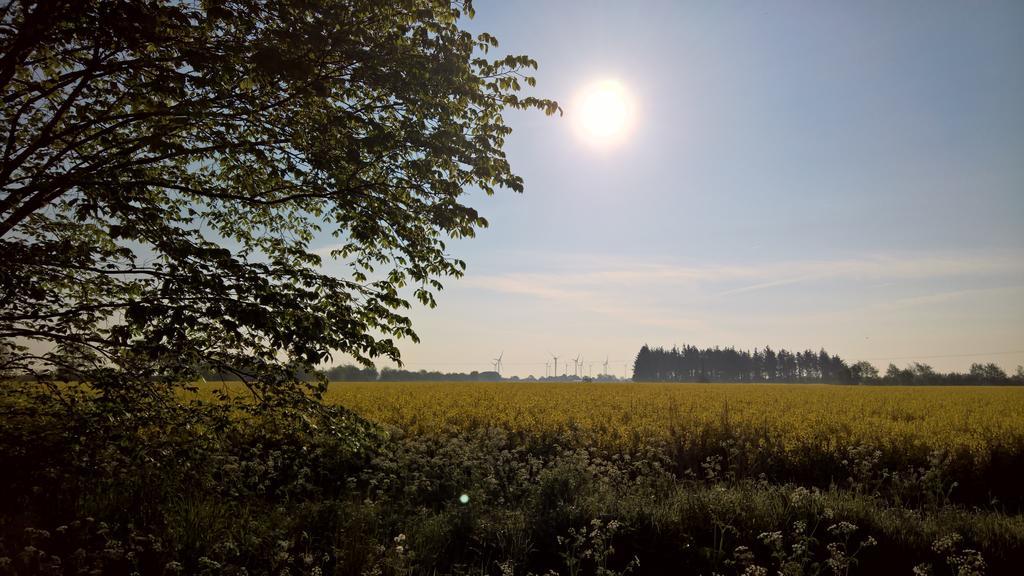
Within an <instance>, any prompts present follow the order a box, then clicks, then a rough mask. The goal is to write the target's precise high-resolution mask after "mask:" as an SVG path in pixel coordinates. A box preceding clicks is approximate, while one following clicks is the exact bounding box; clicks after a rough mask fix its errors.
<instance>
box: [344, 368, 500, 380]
mask: <svg viewBox="0 0 1024 576" xmlns="http://www.w3.org/2000/svg"><path fill="white" fill-rule="evenodd" d="M379 379H380V380H381V381H383V382H419V381H445V382H454V381H468V382H489V381H498V380H501V379H502V378H501V374H498V373H497V372H494V371H493V370H488V371H485V372H477V371H476V370H474V371H472V372H468V373H466V372H428V371H426V370H418V371H415V372H414V371H412V370H400V369H396V368H384V369H383V370H381V371H380V378H379ZM328 380H333V378H330V377H328Z"/></svg>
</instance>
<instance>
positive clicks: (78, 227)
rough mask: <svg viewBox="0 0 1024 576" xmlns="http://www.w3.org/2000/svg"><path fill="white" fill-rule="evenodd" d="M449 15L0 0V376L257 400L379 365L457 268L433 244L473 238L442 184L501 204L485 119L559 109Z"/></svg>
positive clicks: (340, 1)
mask: <svg viewBox="0 0 1024 576" xmlns="http://www.w3.org/2000/svg"><path fill="white" fill-rule="evenodd" d="M472 13H473V9H472V5H471V2H470V1H469V0H464V1H456V2H441V1H434V0H409V1H404V2H397V3H396V2H377V1H376V0H301V1H298V0H287V1H281V2H266V1H265V0H217V1H211V2H176V1H170V0H158V1H149V0H113V1H100V0H84V1H83V0H57V1H53V2H29V1H27V0H10V1H9V2H5V3H3V5H2V7H0V18H2V22H3V26H0V54H2V59H0V92H2V97H3V102H4V105H3V107H2V109H0V110H2V111H0V127H2V128H0V129H2V130H3V134H2V142H3V146H2V147H3V151H2V163H0V187H2V193H0V194H2V196H0V251H2V252H3V254H4V258H3V260H2V264H0V291H2V297H0V302H2V308H0V342H2V346H3V352H4V354H3V366H2V370H3V372H4V373H5V374H10V373H14V374H16V375H26V374H37V375H40V374H41V375H49V376H56V377H57V378H60V379H65V380H85V381H89V382H90V383H92V384H93V385H94V386H95V387H96V388H97V389H98V390H100V391H101V393H103V394H105V395H108V396H111V397H113V396H117V395H119V394H120V395H122V396H123V395H125V394H137V395H139V396H140V397H131V398H127V399H128V400H132V401H145V400H146V398H147V397H151V396H152V395H153V394H155V393H157V392H158V391H157V390H155V389H154V387H153V386H152V384H153V383H154V382H167V383H172V382H177V381H181V380H189V379H192V378H195V377H197V376H198V375H199V372H200V371H201V370H212V371H215V372H229V373H232V374H234V375H235V376H236V379H242V380H245V381H247V382H250V383H252V391H253V392H254V393H255V394H256V395H257V397H258V398H259V399H261V400H266V401H273V398H271V396H274V395H275V394H277V395H282V394H284V393H285V392H289V391H291V392H294V391H295V390H297V389H301V386H299V385H298V383H297V381H296V378H295V377H294V375H295V374H296V373H297V372H299V371H301V370H303V369H305V370H309V369H310V368H311V367H312V366H314V365H316V364H318V363H320V362H323V361H325V360H327V359H329V358H330V356H331V353H332V351H335V350H341V351H344V352H345V353H348V354H350V355H352V356H353V357H355V358H356V359H358V360H359V361H360V362H361V363H363V364H367V365H368V364H369V363H370V361H371V360H372V359H373V358H375V357H379V356H384V357H390V358H392V359H394V360H398V359H399V352H398V349H397V347H396V346H395V342H394V339H395V338H410V339H413V340H415V339H416V335H415V332H414V331H413V329H412V326H411V325H410V322H409V319H408V318H407V317H406V316H404V315H403V310H404V309H406V308H408V307H409V305H410V304H409V301H408V298H409V296H407V295H406V292H405V291H404V290H408V293H409V294H411V297H413V298H415V299H416V300H418V301H419V302H421V303H422V304H425V305H429V306H433V305H434V293H435V292H436V291H437V290H440V289H441V288H442V285H441V283H440V279H442V278H444V277H459V276H461V275H462V274H463V271H464V270H465V263H464V262H462V261H460V260H458V259H455V258H453V257H452V256H450V255H449V253H448V252H447V248H446V244H445V240H446V239H447V238H461V237H466V236H473V234H474V231H475V230H476V229H477V228H479V227H482V226H486V224H487V222H486V220H485V219H484V218H483V217H481V216H480V214H478V213H477V211H476V210H475V209H473V208H471V207H470V206H468V205H466V204H464V203H463V201H464V200H463V196H464V192H465V191H466V190H467V189H469V188H475V189H480V190H483V191H484V192H486V193H488V194H491V193H493V192H494V191H495V190H496V189H498V188H507V189H511V190H514V191H522V190H523V181H522V180H521V179H520V178H519V177H518V176H516V175H515V174H514V173H513V172H512V171H511V168H510V166H509V163H508V161H507V160H506V157H505V154H504V152H503V151H502V147H503V145H504V142H505V138H506V137H507V136H508V134H509V133H510V128H509V127H508V126H506V125H505V123H504V122H503V120H502V115H501V113H502V111H503V110H504V109H507V108H520V109H525V108H533V109H540V110H543V111H544V112H546V113H547V114H552V113H555V112H557V111H558V105H557V104H556V103H555V102H552V101H550V100H544V99H538V98H535V97H528V96H521V95H520V94H519V93H520V90H521V88H522V86H521V81H522V82H525V83H526V84H527V85H528V86H533V84H534V81H533V79H532V77H530V76H528V75H527V74H526V73H527V72H528V71H529V70H531V69H533V68H536V62H534V61H533V60H531V59H529V58H528V57H526V56H515V55H512V56H506V57H502V58H498V59H488V57H487V56H486V54H487V51H488V49H489V48H492V47H494V46H496V45H497V41H496V40H495V39H494V38H493V37H492V36H490V35H488V34H482V35H480V36H479V37H474V36H472V35H471V34H469V33H468V32H466V31H464V30H462V29H461V28H460V27H459V25H460V23H461V22H462V21H463V19H464V18H465V17H469V16H471V15H472ZM318 234H325V235H326V234H331V235H333V236H334V237H335V238H336V241H337V244H336V245H335V246H334V249H333V250H332V251H331V254H330V255H331V257H332V258H337V259H338V261H339V263H340V265H341V266H342V267H343V268H344V269H345V270H346V272H345V273H344V274H343V275H341V276H340V277H338V276H334V275H329V274H326V273H325V272H324V269H323V268H322V267H321V266H322V265H323V263H324V258H323V257H324V256H325V255H324V254H322V253H320V252H317V251H315V250H313V249H312V247H311V242H312V241H313V240H314V238H315V237H317V235H318ZM28 344H30V346H26V345H28ZM142 388H145V391H144V392H142V393H139V392H138V391H139V390H140V389H142ZM313 390H314V391H316V390H317V387H316V386H313ZM288 402H290V401H287V400H286V401H285V402H284V403H286V404H287V403H288Z"/></svg>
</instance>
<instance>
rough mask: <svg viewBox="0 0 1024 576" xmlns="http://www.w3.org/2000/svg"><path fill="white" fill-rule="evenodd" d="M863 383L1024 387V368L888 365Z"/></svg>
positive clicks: (991, 365)
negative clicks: (952, 368)
mask: <svg viewBox="0 0 1024 576" xmlns="http://www.w3.org/2000/svg"><path fill="white" fill-rule="evenodd" d="M865 383H866V384H891V385H901V386H1024V367H1022V366H1017V371H1016V373H1015V374H1013V375H1012V376H1011V375H1009V374H1007V373H1006V371H1004V370H1003V369H1002V368H1000V367H999V366H998V365H996V364H992V363H988V364H978V363H975V364H971V369H970V371H968V372H967V373H962V372H947V373H945V374H944V373H942V372H936V371H935V370H934V369H933V368H932V367H931V366H929V365H927V364H921V363H920V362H914V363H913V364H911V365H909V366H907V367H906V368H899V367H897V366H896V365H895V364H889V368H888V369H887V370H886V371H885V375H884V376H882V377H878V376H877V371H876V374H875V377H874V378H870V379H867V380H866V381H865Z"/></svg>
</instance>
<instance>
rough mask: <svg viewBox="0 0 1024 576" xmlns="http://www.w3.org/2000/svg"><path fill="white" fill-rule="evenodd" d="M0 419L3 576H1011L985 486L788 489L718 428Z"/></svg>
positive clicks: (313, 416)
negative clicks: (980, 498) (961, 491)
mask: <svg viewBox="0 0 1024 576" xmlns="http://www.w3.org/2000/svg"><path fill="white" fill-rule="evenodd" d="M0 407H2V414H0V417H2V419H0V494H2V502H0V574H133V573H138V574H161V575H162V574H208V575H215V574H252V575H255V574H273V575H281V574H381V575H390V574H495V575H509V574H524V575H525V574H530V573H533V574H538V575H542V574H550V573H557V574H570V575H576V574H598V575H611V574H625V573H631V574H666V573H673V574H714V573H718V574H776V573H782V574H787V575H790V574H792V575H797V574H890V573H892V574H936V575H938V574H981V573H988V574H1015V573H1019V568H1020V566H1024V518H1022V516H1021V515H1020V514H1019V510H1017V509H1008V508H1007V505H1006V504H1001V503H1000V502H999V501H997V500H996V501H992V502H990V503H988V504H986V505H977V504H966V503H965V502H962V501H958V500H957V499H956V497H955V496H956V492H957V489H958V487H959V486H960V482H961V480H963V481H969V482H974V483H978V482H983V481H984V478H982V479H981V480H979V479H978V478H976V476H977V471H964V470H959V469H958V468H957V467H956V466H955V465H953V464H954V463H955V462H956V461H955V459H952V458H951V457H950V456H949V455H942V454H931V455H927V456H926V457H925V459H924V460H923V461H920V460H919V461H914V462H899V463H893V462H888V461H886V458H887V456H886V455H884V454H883V453H882V452H881V451H879V450H876V449H874V448H873V447H870V446H857V447H847V448H845V449H844V451H843V454H842V456H843V458H842V460H839V462H838V463H836V462H834V461H833V460H834V459H832V460H829V462H830V464H829V466H832V467H833V468H834V467H837V466H838V467H839V468H841V469H832V468H830V469H828V470H826V471H821V470H819V471H817V472H815V473H813V474H809V475H808V477H807V478H805V479H803V480H804V481H801V479H800V478H799V477H798V475H797V474H795V473H794V472H793V471H794V470H796V468H792V467H791V468H786V467H785V466H781V465H780V466H781V468H780V469H784V470H788V472H787V476H786V477H785V478H781V479H780V478H774V477H772V476H771V475H769V474H765V473H759V474H757V475H756V476H755V475H752V474H749V473H747V472H746V470H747V468H746V467H744V465H743V462H744V461H745V459H751V458H756V453H751V451H755V452H756V448H754V447H751V446H749V445H748V444H747V443H745V440H744V439H743V438H741V437H729V436H728V435H727V434H724V433H722V432H721V431H719V435H718V437H716V438H713V437H711V436H709V437H708V441H707V442H706V443H705V445H704V450H706V452H705V453H704V454H699V453H697V452H695V451H694V450H693V449H688V450H686V451H684V452H681V451H680V450H678V449H673V446H672V445H670V444H661V445H643V446H640V447H637V448H633V449H630V450H629V451H627V452H623V451H615V452H612V451H606V450H599V449H597V448H594V447H589V446H586V445H580V444H579V443H577V442H571V441H568V442H567V441H564V440H563V441H559V439H558V438H537V437H534V438H524V437H522V436H521V435H510V434H508V433H506V432H504V431H502V430H496V429H480V430H475V431H471V432H461V433H452V434H448V435H444V436H436V437H422V436H418V437H406V436H403V435H402V434H401V433H400V432H398V431H389V432H384V431H381V430H378V429H375V428H374V427H372V426H370V425H368V424H367V423H365V422H363V421H361V420H360V419H358V418H356V417H354V416H353V415H351V414H350V413H348V412H346V411H345V410H343V409H340V408H331V409H321V410H319V411H299V410H292V411H279V412H276V413H265V414H261V415H250V416H246V417H239V416H238V415H237V413H232V412H230V411H229V410H228V409H227V408H225V407H223V406H220V407H218V406H214V405H210V404H196V405H191V406H187V407H185V406H183V407H180V409H178V410H167V411H163V412H161V413H160V415H159V417H152V418H147V417H142V416H139V414H135V413H127V412H123V411H122V412H117V411H115V410H112V409H111V407H110V406H105V405H102V404H99V403H97V402H94V401H90V400H82V399H80V400H79V401H78V402H77V403H74V404H70V405H65V404H62V403H60V402H56V401H55V400H53V399H52V398H51V397H49V396H45V395H36V396H29V395H25V394H23V393H20V392H16V391H14V390H10V391H7V390H5V395H4V398H3V400H2V402H0ZM812 456H813V455H808V458H811V457H812ZM1011 456H1012V457H1013V458H1011V461H1014V462H1016V461H1018V460H1014V459H1019V456H1018V455H1011ZM1019 477H1020V476H1018V478H1019ZM993 482H994V483H996V480H995V479H993ZM998 482H1003V483H1005V482H1006V479H999V480H998ZM1003 489H1004V490H1006V491H1007V492H1006V493H1007V494H1008V495H1009V496H1011V497H1013V496H1014V493H1013V490H1014V489H1013V488H1012V487H1009V486H1008V487H1006V488H1003ZM1018 490H1024V489H1018ZM1017 496H1018V497H1019V495H1017ZM1005 500H1006V499H1004V501H1005Z"/></svg>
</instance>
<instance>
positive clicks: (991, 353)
mask: <svg viewBox="0 0 1024 576" xmlns="http://www.w3.org/2000/svg"><path fill="white" fill-rule="evenodd" d="M1007 354H1024V350H1005V351H1002V352H973V353H971V354H936V355H932V356H892V357H889V358H867V360H932V359H937V358H973V357H976V356H1003V355H1007Z"/></svg>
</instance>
